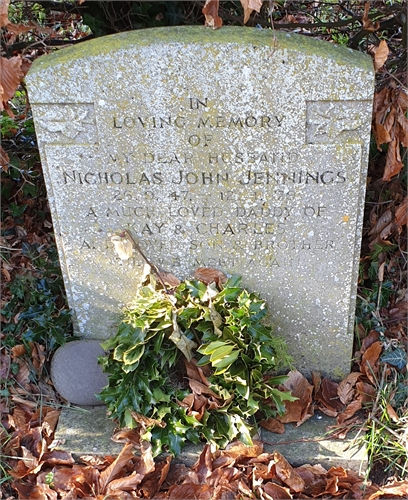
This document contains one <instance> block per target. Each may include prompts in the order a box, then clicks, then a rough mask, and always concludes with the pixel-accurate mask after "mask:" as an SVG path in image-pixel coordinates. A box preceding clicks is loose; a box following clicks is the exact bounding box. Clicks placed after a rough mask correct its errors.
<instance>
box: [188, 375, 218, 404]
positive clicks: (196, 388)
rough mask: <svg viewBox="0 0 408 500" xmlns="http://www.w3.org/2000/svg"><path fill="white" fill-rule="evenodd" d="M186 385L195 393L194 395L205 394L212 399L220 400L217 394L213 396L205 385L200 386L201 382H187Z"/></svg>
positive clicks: (213, 393) (190, 380)
mask: <svg viewBox="0 0 408 500" xmlns="http://www.w3.org/2000/svg"><path fill="white" fill-rule="evenodd" d="M188 384H189V386H190V389H191V390H192V391H193V392H195V393H196V394H199V395H200V394H206V395H207V396H212V397H213V398H216V399H222V398H221V397H220V396H218V394H215V392H214V391H212V390H211V389H209V388H208V387H207V386H206V385H204V384H202V383H201V382H198V381H197V380H192V379H189V380H188Z"/></svg>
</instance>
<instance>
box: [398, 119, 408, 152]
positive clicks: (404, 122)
mask: <svg viewBox="0 0 408 500" xmlns="http://www.w3.org/2000/svg"><path fill="white" fill-rule="evenodd" d="M403 113H404V112H401V113H399V114H398V116H397V122H398V124H399V140H400V142H401V144H402V146H404V148H408V118H407V117H406V116H405V115H404V114H403Z"/></svg>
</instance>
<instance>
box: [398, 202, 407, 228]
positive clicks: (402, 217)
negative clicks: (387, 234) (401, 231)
mask: <svg viewBox="0 0 408 500" xmlns="http://www.w3.org/2000/svg"><path fill="white" fill-rule="evenodd" d="M407 224H408V196H406V197H405V198H404V201H403V202H402V203H401V205H400V206H399V207H398V208H397V209H396V211H395V225H396V226H397V228H398V227H402V226H406V225H407Z"/></svg>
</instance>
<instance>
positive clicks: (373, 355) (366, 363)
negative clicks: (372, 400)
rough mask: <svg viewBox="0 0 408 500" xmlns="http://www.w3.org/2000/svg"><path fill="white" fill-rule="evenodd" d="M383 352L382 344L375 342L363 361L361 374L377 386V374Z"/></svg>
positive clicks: (364, 355) (365, 353)
mask: <svg viewBox="0 0 408 500" xmlns="http://www.w3.org/2000/svg"><path fill="white" fill-rule="evenodd" d="M381 351H382V344H381V342H375V343H374V344H373V345H372V346H370V347H369V348H368V349H367V350H366V351H365V352H364V354H363V357H362V359H361V364H360V369H361V372H362V373H363V374H364V375H365V376H366V377H367V378H368V379H369V380H370V382H371V383H372V384H374V385H375V384H376V377H375V375H376V373H377V372H378V365H377V363H378V359H379V357H380V354H381Z"/></svg>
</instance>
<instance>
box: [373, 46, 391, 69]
mask: <svg viewBox="0 0 408 500" xmlns="http://www.w3.org/2000/svg"><path fill="white" fill-rule="evenodd" d="M389 53H390V49H389V48H388V45H387V42H386V41H385V40H381V42H380V45H379V46H378V47H377V48H376V51H375V54H374V68H375V71H378V70H379V69H380V68H382V67H383V66H384V63H385V61H386V60H387V59H388V54H389Z"/></svg>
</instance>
